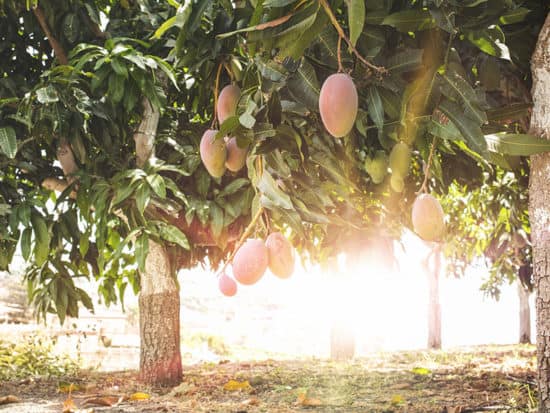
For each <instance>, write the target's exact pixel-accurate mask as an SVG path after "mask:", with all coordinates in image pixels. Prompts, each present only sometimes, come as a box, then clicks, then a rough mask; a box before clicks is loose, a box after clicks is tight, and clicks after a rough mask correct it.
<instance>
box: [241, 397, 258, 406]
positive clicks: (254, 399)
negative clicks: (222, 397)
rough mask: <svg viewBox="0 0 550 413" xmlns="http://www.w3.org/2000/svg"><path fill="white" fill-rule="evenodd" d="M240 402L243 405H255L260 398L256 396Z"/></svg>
mask: <svg viewBox="0 0 550 413" xmlns="http://www.w3.org/2000/svg"><path fill="white" fill-rule="evenodd" d="M242 404H243V405H245V406H257V405H259V404H260V400H259V399H258V398H256V397H252V398H250V399H246V400H245V401H244V402H243V403H242Z"/></svg>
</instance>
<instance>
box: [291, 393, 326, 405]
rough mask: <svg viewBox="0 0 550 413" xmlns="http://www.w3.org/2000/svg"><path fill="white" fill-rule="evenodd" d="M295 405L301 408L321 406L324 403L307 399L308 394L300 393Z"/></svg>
mask: <svg viewBox="0 0 550 413" xmlns="http://www.w3.org/2000/svg"><path fill="white" fill-rule="evenodd" d="M295 404H297V405H300V406H320V405H322V404H323V403H322V402H321V400H319V399H315V398H310V397H307V396H306V393H300V394H299V395H298V398H297V399H296V403H295Z"/></svg>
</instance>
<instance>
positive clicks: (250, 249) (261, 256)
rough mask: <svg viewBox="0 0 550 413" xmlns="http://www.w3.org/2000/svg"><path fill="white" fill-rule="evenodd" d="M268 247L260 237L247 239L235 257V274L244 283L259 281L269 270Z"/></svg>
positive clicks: (249, 283)
mask: <svg viewBox="0 0 550 413" xmlns="http://www.w3.org/2000/svg"><path fill="white" fill-rule="evenodd" d="M267 265H268V253H267V247H266V246H265V244H264V243H263V241H261V240H259V239H249V240H247V241H246V242H245V243H244V244H243V245H242V246H241V247H240V248H239V250H238V251H237V253H236V254H235V257H233V276H234V277H235V279H236V280H237V281H238V282H240V283H241V284H244V285H252V284H255V283H256V282H258V280H259V279H260V278H262V276H263V275H264V273H265V270H267Z"/></svg>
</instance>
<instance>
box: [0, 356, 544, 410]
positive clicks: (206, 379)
mask: <svg viewBox="0 0 550 413" xmlns="http://www.w3.org/2000/svg"><path fill="white" fill-rule="evenodd" d="M535 368H536V359H535V352H534V348H533V347H532V346H483V347H473V348H461V349H455V350H451V351H431V352H428V351H419V352H393V353H377V354H372V355H370V356H369V357H366V358H359V359H355V360H353V361H350V362H333V361H330V360H320V359H301V360H286V361H285V360H266V361H259V362H239V363H235V362H230V361H222V362H220V363H218V364H201V365H193V366H186V367H185V370H184V377H183V382H182V384H181V385H179V386H178V387H176V388H150V387H147V386H144V385H142V384H141V383H139V382H138V381H137V380H136V376H137V373H136V372H135V371H126V372H116V373H93V372H82V373H81V374H80V375H79V376H78V377H72V378H64V379H63V380H59V379H55V380H54V379H49V380H47V379H41V380H24V381H20V382H4V383H0V402H1V400H2V397H5V396H8V395H13V396H16V397H17V398H18V400H19V402H16V403H10V404H4V405H0V412H2V413H3V412H10V413H11V412H13V413H27V412H28V413H31V412H33V413H34V412H36V413H38V412H40V413H50V412H51V413H53V412H56V413H61V412H62V411H63V410H64V409H65V410H66V411H73V412H77V411H78V412H86V413H92V412H104V411H105V412H113V413H114V412H117V413H118V412H125V413H126V412H130V413H133V412H235V413H236V412H240V413H245V412H247V413H248V412H270V413H271V412H294V411H314V412H387V413H389V412H411V413H414V412H422V413H430V412H434V413H436V412H437V413H443V412H447V413H466V412H487V411H493V412H529V411H535V408H536V397H537V395H536V386H535ZM71 384H72V385H71ZM68 390H71V391H70V396H69V392H68Z"/></svg>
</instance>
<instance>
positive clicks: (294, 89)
mask: <svg viewBox="0 0 550 413" xmlns="http://www.w3.org/2000/svg"><path fill="white" fill-rule="evenodd" d="M287 86H288V90H289V92H290V94H291V95H292V96H293V97H294V98H295V99H296V100H297V101H298V102H300V103H303V104H304V105H306V106H307V107H308V108H309V109H312V110H318V108H319V93H320V91H321V88H320V86H319V80H318V79H317V75H316V73H315V69H314V68H313V66H312V65H311V64H310V63H309V62H308V61H307V60H306V59H302V61H301V63H300V67H298V70H297V71H296V72H295V73H293V74H292V75H291V76H289V78H288V82H287Z"/></svg>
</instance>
